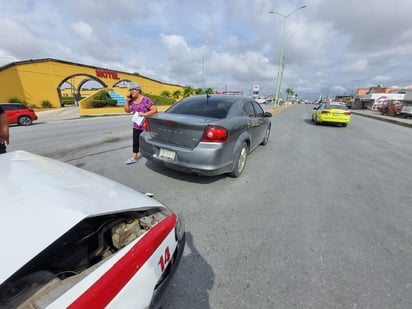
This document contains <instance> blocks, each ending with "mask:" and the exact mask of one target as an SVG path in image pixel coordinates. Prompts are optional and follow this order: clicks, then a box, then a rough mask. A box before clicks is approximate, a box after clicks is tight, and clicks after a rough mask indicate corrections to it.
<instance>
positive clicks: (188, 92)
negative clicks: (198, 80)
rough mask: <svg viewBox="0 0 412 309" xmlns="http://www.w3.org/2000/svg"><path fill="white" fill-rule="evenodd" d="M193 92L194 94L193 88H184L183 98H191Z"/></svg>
mask: <svg viewBox="0 0 412 309" xmlns="http://www.w3.org/2000/svg"><path fill="white" fill-rule="evenodd" d="M193 92H194V89H193V88H192V87H191V86H185V87H183V96H184V97H185V98H186V97H189V96H191V95H192V94H193Z"/></svg>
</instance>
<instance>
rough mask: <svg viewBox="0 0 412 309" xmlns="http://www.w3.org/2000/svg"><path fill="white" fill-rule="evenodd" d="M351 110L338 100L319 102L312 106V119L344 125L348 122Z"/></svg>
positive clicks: (317, 121) (315, 121)
mask: <svg viewBox="0 0 412 309" xmlns="http://www.w3.org/2000/svg"><path fill="white" fill-rule="evenodd" d="M350 115H351V112H350V110H349V109H348V107H347V106H346V105H345V104H342V103H339V102H333V103H321V104H319V105H318V106H316V107H314V108H313V112H312V121H313V122H314V123H315V124H319V123H336V124H339V125H342V126H344V127H346V126H347V125H348V123H349V122H350Z"/></svg>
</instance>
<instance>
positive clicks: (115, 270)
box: [68, 214, 176, 309]
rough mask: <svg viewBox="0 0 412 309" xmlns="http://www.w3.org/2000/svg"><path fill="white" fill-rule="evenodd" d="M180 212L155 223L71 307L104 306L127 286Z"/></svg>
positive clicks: (95, 308) (163, 237)
mask: <svg viewBox="0 0 412 309" xmlns="http://www.w3.org/2000/svg"><path fill="white" fill-rule="evenodd" d="M175 223H176V215H175V214H172V215H170V216H169V217H167V218H165V219H163V220H162V221H161V222H159V223H158V224H156V225H155V226H154V227H152V228H151V229H150V230H149V231H147V233H146V234H145V235H143V236H142V239H141V240H140V241H139V242H138V243H136V244H135V245H134V246H133V247H132V248H131V249H130V250H129V251H128V252H127V253H126V254H125V255H124V256H123V257H122V258H121V259H120V260H119V261H117V262H116V264H114V265H113V266H112V267H111V268H110V269H109V270H108V271H107V272H106V273H105V274H104V275H103V276H101V277H100V278H99V280H97V281H96V282H95V283H94V284H93V285H92V286H90V287H89V288H88V289H87V290H86V291H85V292H84V293H83V294H82V295H81V296H80V297H79V298H77V299H76V300H75V301H74V302H73V303H72V304H71V305H70V306H68V308H70V309H80V308H94V309H98V308H104V307H106V306H107V305H108V304H109V303H110V302H111V301H112V299H113V298H114V297H115V296H116V295H117V294H118V293H119V292H120V291H121V289H123V287H124V286H125V285H126V284H127V283H128V282H129V280H130V279H131V278H132V277H133V276H134V275H135V274H136V273H137V272H138V271H139V269H140V268H141V267H142V266H143V265H144V264H145V263H146V261H147V260H148V259H149V258H150V256H151V255H152V254H153V252H154V251H155V250H156V249H157V248H158V247H159V246H160V244H161V243H162V242H163V240H164V239H165V238H166V236H167V235H168V234H169V233H170V231H171V230H172V229H173V228H174V226H175Z"/></svg>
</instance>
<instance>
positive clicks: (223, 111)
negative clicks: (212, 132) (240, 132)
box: [167, 96, 233, 118]
mask: <svg viewBox="0 0 412 309" xmlns="http://www.w3.org/2000/svg"><path fill="white" fill-rule="evenodd" d="M232 104H233V101H231V100H219V98H210V99H207V98H206V96H204V97H198V98H196V99H190V98H189V99H186V100H182V101H180V102H178V103H176V104H175V105H173V106H172V107H170V108H169V109H168V110H167V113H173V114H183V115H193V116H204V117H212V118H226V115H227V113H228V111H229V109H230V108H231V106H232Z"/></svg>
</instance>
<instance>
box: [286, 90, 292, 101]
mask: <svg viewBox="0 0 412 309" xmlns="http://www.w3.org/2000/svg"><path fill="white" fill-rule="evenodd" d="M286 94H287V97H286V101H289V97H290V96H291V95H293V89H292V88H288V89H286Z"/></svg>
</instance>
